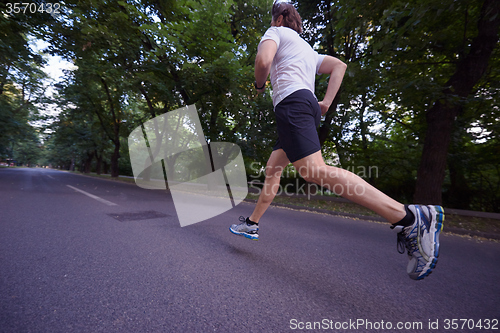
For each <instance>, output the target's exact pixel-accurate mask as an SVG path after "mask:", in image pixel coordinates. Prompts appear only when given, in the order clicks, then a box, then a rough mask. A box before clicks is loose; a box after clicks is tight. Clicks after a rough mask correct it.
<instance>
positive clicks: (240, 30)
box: [0, 0, 500, 211]
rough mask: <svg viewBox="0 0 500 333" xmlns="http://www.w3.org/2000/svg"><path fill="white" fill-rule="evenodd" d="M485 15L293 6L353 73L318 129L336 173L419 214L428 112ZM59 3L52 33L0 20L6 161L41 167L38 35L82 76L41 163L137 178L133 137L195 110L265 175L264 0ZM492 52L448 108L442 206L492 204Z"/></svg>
mask: <svg viewBox="0 0 500 333" xmlns="http://www.w3.org/2000/svg"><path fill="white" fill-rule="evenodd" d="M482 3H483V1H474V0H460V1H455V0H443V1H432V0H418V1H417V0H408V1H399V0H380V1H379V0H377V1H372V0H370V1H368V0H349V1H346V0H335V1H306V0H304V1H296V5H297V8H298V10H299V12H300V13H301V15H302V18H303V20H304V28H305V29H304V34H303V37H304V38H305V39H306V40H307V41H308V42H309V43H310V44H311V45H313V46H314V47H315V48H316V49H317V50H318V51H319V53H322V54H330V55H333V56H336V57H338V58H340V59H341V60H343V61H345V62H346V63H347V64H348V69H347V72H346V76H345V78H344V81H343V85H342V88H341V93H340V95H339V98H338V99H337V101H338V103H337V105H336V107H335V108H331V110H330V111H329V112H328V114H327V115H326V117H325V119H324V121H323V124H322V126H323V127H322V129H323V130H325V131H326V132H327V139H326V141H325V143H324V146H323V153H324V155H325V158H326V159H327V160H328V161H329V162H330V163H334V162H335V161H336V159H337V158H338V162H339V163H340V165H342V166H343V167H345V168H349V169H350V170H351V171H354V172H355V173H359V172H361V171H362V170H365V171H366V170H372V172H371V173H367V172H364V173H362V174H361V176H364V177H365V178H366V179H367V180H368V181H369V182H371V183H373V184H374V185H376V186H377V187H378V188H380V189H381V190H383V191H384V192H386V193H388V194H389V195H391V196H392V197H394V198H396V199H398V200H400V201H404V202H409V201H412V196H413V192H414V189H415V184H416V176H417V169H418V165H419V162H420V157H421V154H422V146H423V140H424V138H425V133H426V130H427V126H428V123H427V114H428V110H429V108H430V107H431V106H432V105H433V103H435V102H436V101H437V100H439V99H442V98H443V96H444V88H446V84H447V82H448V81H449V79H450V77H451V76H452V75H453V74H454V73H455V71H456V70H457V64H458V63H459V61H460V60H461V59H464V57H466V56H467V55H468V53H469V51H470V48H471V44H472V40H473V39H474V37H475V36H476V35H477V33H478V28H477V22H478V19H479V17H480V15H481V5H482ZM64 4H65V8H66V10H65V14H64V17H63V18H62V19H59V20H54V19H53V18H51V17H50V15H48V16H47V15H39V16H29V15H27V16H25V17H24V16H20V15H19V16H12V17H5V16H0V28H1V29H0V30H1V31H2V32H4V31H5V32H8V33H7V34H5V38H4V36H2V38H1V39H0V60H1V61H0V65H1V66H0V84H1V86H0V87H1V93H0V154H1V155H0V157H2V158H6V157H13V156H14V153H15V154H17V155H16V157H19V156H22V155H23V154H24V153H28V155H29V154H31V155H33V156H37V154H38V153H37V150H36V148H35V147H38V145H40V144H39V143H37V141H36V140H35V137H34V136H33V135H35V136H36V135H37V133H36V132H34V129H33V128H32V127H31V126H29V123H30V122H32V121H33V120H34V119H36V116H37V109H38V106H37V105H39V104H37V102H39V101H40V98H39V97H40V96H41V95H42V93H43V89H42V86H41V85H40V84H39V82H41V79H42V76H41V73H40V71H39V66H40V65H41V58H40V57H39V56H38V55H36V54H33V52H31V51H30V49H29V48H28V44H27V38H28V37H27V36H28V34H32V35H35V36H39V37H40V36H43V37H44V38H45V39H46V40H47V41H48V42H50V45H51V46H50V47H49V51H50V52H51V53H53V54H59V55H61V56H63V57H65V58H66V59H68V60H71V61H72V62H73V63H74V64H75V66H77V68H78V69H77V70H74V71H71V72H68V73H67V76H66V78H65V81H64V82H63V83H61V84H60V85H59V86H58V95H56V96H55V97H54V99H56V100H57V102H58V107H59V109H60V110H61V113H60V115H59V117H58V119H57V121H56V122H54V123H53V125H52V126H51V128H50V129H51V132H50V133H49V134H48V136H47V138H46V139H45V141H44V143H43V147H44V150H43V156H42V157H43V160H44V161H46V162H50V163H52V165H54V166H60V167H64V168H72V167H76V168H79V169H81V170H97V169H101V170H102V171H103V172H104V171H106V170H105V169H109V168H108V166H110V165H114V167H115V168H116V170H115V172H117V170H118V168H119V170H120V173H121V174H124V173H126V174H130V172H131V170H130V163H129V158H128V156H127V154H128V149H127V146H126V145H127V140H126V138H127V136H128V134H129V133H130V131H131V130H133V129H134V128H136V127H137V126H140V125H141V124H142V123H144V122H145V121H147V120H149V119H152V118H154V117H156V116H158V115H160V114H163V113H165V112H168V111H171V110H175V109H177V108H179V107H181V106H184V105H188V104H196V107H197V110H198V112H199V116H200V119H201V122H202V126H203V130H204V133H205V136H206V140H207V141H209V142H213V141H228V142H233V143H237V144H238V145H239V146H240V147H241V149H242V151H243V156H244V159H245V163H246V166H247V171H249V173H250V172H254V173H258V171H256V170H253V169H255V168H252V167H251V166H252V165H254V166H255V165H257V164H255V163H260V165H262V166H264V165H265V163H266V160H267V158H268V156H269V153H270V152H271V149H272V146H273V145H274V142H275V140H276V130H275V125H274V115H273V107H272V102H271V98H270V92H266V93H265V94H261V95H259V96H257V95H256V94H255V91H254V89H253V87H252V84H253V81H254V77H253V66H254V60H255V54H256V51H257V45H258V43H259V41H260V37H261V36H262V35H263V34H264V32H265V31H266V29H267V28H268V27H269V23H270V21H271V16H270V8H271V5H272V1H271V0H252V1H244V0H231V1H223V0H216V1H208V0H180V1H173V0H123V1H111V0H105V1H93V0H69V1H65V2H64ZM2 6H3V5H2ZM1 8H4V7H1ZM499 51H500V49H499V48H498V46H497V48H496V49H495V51H494V53H493V55H492V57H491V59H490V65H489V66H488V70H487V72H486V74H485V75H484V76H483V77H482V78H481V80H480V81H479V82H478V83H477V84H476V85H475V86H474V89H473V91H472V93H471V94H470V95H469V96H466V97H463V96H462V97H458V96H453V95H447V96H446V99H447V100H453V101H454V103H459V104H460V106H461V112H460V113H459V115H458V116H457V119H456V122H455V124H454V131H453V134H452V138H451V145H450V149H449V155H448V168H447V172H446V178H445V183H444V185H443V199H444V204H445V205H446V206H451V207H457V208H465V209H467V208H470V209H477V210H489V211H498V207H500V205H499V198H500V192H499V191H500V190H499V189H500V174H499V172H500V171H499V169H498V165H500V163H499V162H500V161H499V160H498V156H500V151H499V147H500V142H499V140H500V138H499V137H498V133H500V131H499V125H498V119H499V112H500V110H499V108H498V105H499V103H498V99H499V94H498V92H499V88H500V87H499V82H500V76H499V69H500V63H499V61H500V57H499ZM37 68H38V69H37ZM327 82H328V77H326V76H323V77H320V78H318V80H317V86H316V94H317V96H318V98H320V99H321V97H322V96H323V94H324V92H325V90H326V87H327ZM28 95H29V96H31V97H30V98H26V96H28ZM16 147H17V148H16ZM31 161H32V160H31ZM252 163H254V164H252ZM98 165H99V166H98ZM363 168H364V169H363Z"/></svg>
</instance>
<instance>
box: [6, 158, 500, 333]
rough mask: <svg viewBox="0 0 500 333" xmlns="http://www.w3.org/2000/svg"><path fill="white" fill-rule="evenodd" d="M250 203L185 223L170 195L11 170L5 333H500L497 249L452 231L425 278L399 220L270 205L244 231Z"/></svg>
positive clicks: (86, 179) (43, 172) (499, 248)
mask: <svg viewBox="0 0 500 333" xmlns="http://www.w3.org/2000/svg"><path fill="white" fill-rule="evenodd" d="M68 185H69V186H71V187H69V186H68ZM77 190H80V191H85V193H89V194H92V195H94V196H96V197H89V196H87V195H85V194H84V193H82V192H80V191H77ZM99 199H103V200H99ZM111 204H114V205H111ZM252 208H253V204H249V203H242V204H240V205H238V206H237V207H236V208H234V209H232V210H231V211H229V212H226V213H224V214H222V215H219V216H218V217H215V218H212V219H210V220H207V221H204V222H201V223H197V224H194V225H190V226H187V227H183V228H181V227H180V225H179V223H178V221H177V217H176V213H175V209H174V206H173V203H172V200H171V197H170V196H169V195H168V194H167V193H166V192H165V191H150V190H143V189H140V188H138V187H137V186H135V185H133V184H125V183H119V182H113V181H107V180H100V179H95V178H90V177H85V176H79V175H74V174H70V173H66V172H61V171H56V170H47V169H5V168H4V169H0V332H50V333H54V332H106V333H107V332H290V331H301V332H306V331H309V332H311V331H313V330H312V329H311V330H307V328H314V327H316V330H314V331H321V332H339V331H342V332H399V331H404V332H461V331H463V332H487V331H493V332H495V331H497V332H498V331H499V330H500V323H499V322H498V320H499V319H500V244H499V243H494V242H489V241H478V240H475V239H470V238H464V237H459V236H454V235H447V234H444V235H442V237H441V256H440V260H439V262H438V266H437V268H436V270H435V272H434V273H433V274H432V275H431V276H429V277H428V278H426V279H425V280H423V281H413V280H411V279H409V278H408V276H407V274H406V264H407V259H406V257H405V256H404V255H400V254H399V253H397V251H396V235H395V234H394V233H393V232H392V231H391V230H390V229H389V227H388V225H387V224H382V223H374V222H367V221H361V220H353V219H347V218H339V217H332V216H326V215H321V214H314V213H307V212H299V211H293V210H287V209H282V208H273V207H272V208H270V209H269V211H268V212H267V213H266V215H265V218H264V219H263V220H262V223H261V227H260V237H261V238H260V240H259V241H258V242H255V241H250V240H247V239H245V238H243V237H238V236H235V235H232V234H231V233H230V232H229V231H228V227H229V225H230V224H232V223H236V222H237V221H238V217H239V216H240V215H245V216H247V215H248V214H249V213H250V212H251V210H252ZM117 218H119V219H120V220H119V219H117ZM138 218H147V219H142V220H139V219H138ZM454 319H455V321H452V320H454ZM461 319H462V321H460V320H461ZM465 319H467V321H465ZM480 320H481V321H480ZM478 324H480V325H481V328H480V327H479V326H478ZM397 325H399V326H402V327H403V328H404V327H406V328H408V329H407V330H403V329H398V327H397ZM429 326H430V327H429ZM462 327H463V328H464V329H460V328H462ZM487 327H489V329H486V328H487ZM300 328H304V329H302V330H301V329H300ZM377 328H378V329H377ZM431 328H436V329H431ZM446 328H449V329H448V330H446ZM454 328H458V329H454ZM492 328H496V330H492Z"/></svg>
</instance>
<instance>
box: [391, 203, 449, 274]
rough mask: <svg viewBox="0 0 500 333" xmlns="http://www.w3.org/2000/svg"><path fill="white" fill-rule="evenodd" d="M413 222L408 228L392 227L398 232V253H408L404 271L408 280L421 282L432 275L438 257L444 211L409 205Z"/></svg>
mask: <svg viewBox="0 0 500 333" xmlns="http://www.w3.org/2000/svg"><path fill="white" fill-rule="evenodd" d="M408 209H409V210H410V211H411V212H412V213H413V215H415V222H414V223H413V224H412V225H410V226H408V227H403V226H392V227H391V228H393V229H394V230H395V231H396V232H398V242H397V244H398V252H399V253H401V254H402V253H404V252H405V248H406V250H407V252H408V258H409V259H410V262H409V263H408V266H407V268H406V271H407V273H408V275H409V276H410V278H412V279H414V280H422V279H423V278H425V277H426V276H428V275H429V274H431V273H432V270H433V269H434V268H435V267H436V264H437V261H438V257H439V233H440V232H441V230H443V221H444V210H443V208H442V207H441V206H423V205H409V206H408Z"/></svg>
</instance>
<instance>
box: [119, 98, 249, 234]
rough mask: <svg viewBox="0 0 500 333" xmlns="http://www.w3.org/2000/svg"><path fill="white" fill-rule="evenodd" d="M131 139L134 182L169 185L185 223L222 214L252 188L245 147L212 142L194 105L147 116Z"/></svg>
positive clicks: (147, 186) (149, 186) (147, 185)
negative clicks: (248, 183) (204, 132)
mask: <svg viewBox="0 0 500 333" xmlns="http://www.w3.org/2000/svg"><path fill="white" fill-rule="evenodd" d="M128 144H129V152H130V162H131V164H132V171H133V173H134V179H135V183H136V184H137V185H138V186H139V187H142V188H145V189H151V190H153V189H162V190H165V189H167V188H168V189H169V190H170V193H171V195H172V199H173V202H174V207H175V210H176V212H177V217H178V219H179V223H180V225H181V227H184V226H187V225H190V224H194V223H197V222H201V221H204V220H207V219H209V218H212V217H214V216H217V215H219V214H222V213H224V212H226V211H228V210H230V209H231V208H233V207H235V206H236V205H238V204H239V203H240V202H242V201H243V200H244V199H245V198H246V196H247V194H248V186H247V179H246V171H245V166H244V162H243V156H242V154H241V150H240V148H239V147H238V145H236V144H233V143H227V142H211V143H207V142H206V140H205V136H204V134H203V129H202V127H201V123H200V119H199V117H198V112H197V111H196V107H195V106H194V105H190V106H187V107H184V108H180V109H177V110H175V111H170V112H167V113H165V114H163V115H160V116H158V117H156V118H154V119H151V120H149V121H147V122H145V123H144V124H143V125H141V126H139V127H137V128H136V129H134V130H133V131H132V133H130V135H129V138H128Z"/></svg>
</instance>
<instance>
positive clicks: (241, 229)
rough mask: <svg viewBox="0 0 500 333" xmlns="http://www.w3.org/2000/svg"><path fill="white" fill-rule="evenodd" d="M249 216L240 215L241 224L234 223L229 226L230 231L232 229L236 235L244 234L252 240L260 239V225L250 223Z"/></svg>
mask: <svg viewBox="0 0 500 333" xmlns="http://www.w3.org/2000/svg"><path fill="white" fill-rule="evenodd" d="M247 220H248V218H246V219H245V218H244V217H243V216H240V221H241V222H242V223H240V224H233V225H232V226H230V227H229V231H231V232H232V233H233V234H235V235H239V236H244V237H246V238H248V239H251V240H259V226H258V225H257V224H248V223H247V222H248V221H247Z"/></svg>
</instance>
